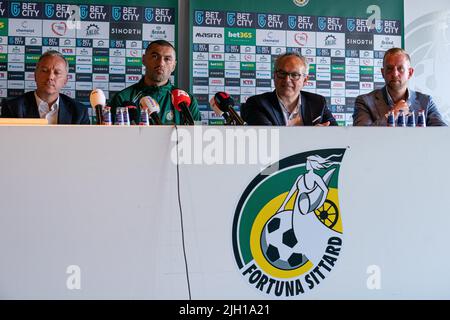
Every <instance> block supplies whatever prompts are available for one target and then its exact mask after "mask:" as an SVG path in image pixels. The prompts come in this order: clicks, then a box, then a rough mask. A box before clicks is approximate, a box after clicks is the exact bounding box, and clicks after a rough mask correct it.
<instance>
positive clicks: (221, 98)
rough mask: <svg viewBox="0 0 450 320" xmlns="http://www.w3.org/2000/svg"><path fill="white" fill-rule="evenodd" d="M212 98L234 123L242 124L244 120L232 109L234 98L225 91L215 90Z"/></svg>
mask: <svg viewBox="0 0 450 320" xmlns="http://www.w3.org/2000/svg"><path fill="white" fill-rule="evenodd" d="M214 100H215V101H216V103H217V106H218V107H219V109H220V110H221V111H223V112H224V113H225V112H226V113H229V114H230V117H231V118H232V119H233V122H234V124H235V125H240V126H243V125H244V120H242V118H241V117H240V116H239V115H238V114H237V112H236V111H235V110H234V100H233V98H232V97H230V95H229V94H228V93H226V92H217V93H216V94H215V95H214Z"/></svg>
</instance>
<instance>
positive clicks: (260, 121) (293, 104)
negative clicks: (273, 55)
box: [241, 53, 337, 126]
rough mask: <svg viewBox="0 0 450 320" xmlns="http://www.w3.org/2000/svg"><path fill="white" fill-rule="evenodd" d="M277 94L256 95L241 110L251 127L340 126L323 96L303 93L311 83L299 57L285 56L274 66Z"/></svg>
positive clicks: (294, 54) (279, 58) (305, 66)
mask: <svg viewBox="0 0 450 320" xmlns="http://www.w3.org/2000/svg"><path fill="white" fill-rule="evenodd" d="M274 81H275V91H273V92H267V93H263V94H260V95H256V96H253V97H250V98H248V99H247V101H246V103H245V104H243V105H242V106H241V116H242V119H244V121H245V122H247V124H249V125H266V126H330V125H331V126H337V122H336V120H335V119H334V117H333V115H332V114H331V112H330V110H329V109H328V107H327V104H326V101H325V98H324V97H323V96H321V95H318V94H314V93H310V92H305V91H301V90H302V89H303V86H304V85H305V83H306V82H307V81H308V63H307V61H306V59H305V57H303V56H301V55H299V54H298V53H284V54H282V55H280V56H279V57H278V58H277V60H276V62H275V72H274Z"/></svg>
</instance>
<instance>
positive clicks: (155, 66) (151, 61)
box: [110, 40, 201, 124]
mask: <svg viewBox="0 0 450 320" xmlns="http://www.w3.org/2000/svg"><path fill="white" fill-rule="evenodd" d="M175 55H176V53H175V48H174V47H173V46H172V44H171V43H170V42H167V41H165V40H155V41H152V42H150V44H149V45H148V46H147V49H145V53H144V55H143V56H142V64H143V65H144V66H145V75H144V77H142V79H141V80H140V81H139V82H138V83H136V84H133V85H132V86H130V87H128V88H125V89H124V90H122V91H120V92H119V93H117V94H116V95H115V96H114V98H113V99H112V101H111V103H110V106H111V113H112V116H113V120H114V118H115V114H116V109H117V108H119V107H125V106H127V105H133V106H139V101H140V99H141V98H142V97H145V96H150V97H152V98H153V99H154V100H156V102H158V104H159V106H160V112H159V118H160V119H161V123H162V124H174V123H175V124H182V114H181V113H180V112H179V111H178V110H177V109H176V108H175V107H174V106H173V105H172V101H171V96H172V90H174V89H176V87H175V86H174V85H173V84H171V83H170V80H169V78H170V75H171V74H172V72H173V71H174V70H175V66H176V64H177V60H176V56H175ZM189 97H190V98H191V104H190V106H189V110H190V112H191V114H192V118H193V120H194V121H200V120H201V117H200V111H199V109H198V103H197V100H196V99H195V98H194V97H193V96H192V95H190V94H189ZM137 110H138V112H137V113H138V114H137V119H140V115H139V108H137ZM138 121H139V120H138Z"/></svg>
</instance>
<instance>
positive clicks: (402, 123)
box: [397, 110, 406, 127]
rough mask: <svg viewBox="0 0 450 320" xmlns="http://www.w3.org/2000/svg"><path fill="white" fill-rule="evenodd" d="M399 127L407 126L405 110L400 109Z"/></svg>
mask: <svg viewBox="0 0 450 320" xmlns="http://www.w3.org/2000/svg"><path fill="white" fill-rule="evenodd" d="M397 127H406V119H405V113H404V112H403V110H400V111H399V112H398V117H397Z"/></svg>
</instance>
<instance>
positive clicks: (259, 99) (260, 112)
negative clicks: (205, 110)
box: [241, 91, 337, 126]
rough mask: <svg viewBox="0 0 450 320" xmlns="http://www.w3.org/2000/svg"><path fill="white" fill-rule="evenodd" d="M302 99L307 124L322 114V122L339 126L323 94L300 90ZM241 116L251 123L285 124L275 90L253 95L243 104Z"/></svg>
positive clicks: (303, 116) (303, 115) (302, 109)
mask: <svg viewBox="0 0 450 320" xmlns="http://www.w3.org/2000/svg"><path fill="white" fill-rule="evenodd" d="M300 96H301V99H302V106H301V114H302V118H303V123H304V125H305V126H312V125H313V124H312V121H313V120H314V119H316V118H317V117H319V116H322V120H321V121H320V123H324V122H327V121H330V126H337V122H336V119H334V117H333V115H332V114H331V111H330V110H329V109H328V107H327V103H326V100H325V98H324V97H323V96H321V95H318V94H314V93H310V92H305V91H300ZM241 116H242V119H244V121H245V122H247V124H249V125H263V126H285V125H286V121H285V120H284V115H283V111H282V109H281V106H280V103H279V102H278V98H277V95H276V93H275V91H273V92H267V93H263V94H259V95H256V96H252V97H250V98H248V99H247V102H246V103H244V104H242V105H241Z"/></svg>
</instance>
